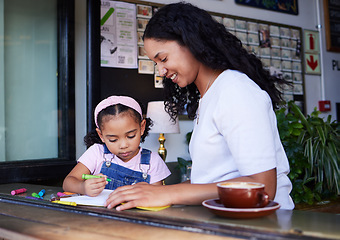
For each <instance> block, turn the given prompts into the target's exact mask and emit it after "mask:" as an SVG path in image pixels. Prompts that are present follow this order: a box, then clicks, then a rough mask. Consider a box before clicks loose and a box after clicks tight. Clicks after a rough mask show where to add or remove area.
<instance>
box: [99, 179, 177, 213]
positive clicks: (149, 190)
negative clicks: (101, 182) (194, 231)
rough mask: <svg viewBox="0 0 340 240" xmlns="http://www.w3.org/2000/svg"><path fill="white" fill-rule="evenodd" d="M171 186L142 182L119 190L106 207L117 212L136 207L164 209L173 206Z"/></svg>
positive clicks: (113, 194)
mask: <svg viewBox="0 0 340 240" xmlns="http://www.w3.org/2000/svg"><path fill="white" fill-rule="evenodd" d="M168 187H169V186H164V185H151V184H147V183H145V182H140V183H137V184H134V185H127V186H123V187H119V188H117V189H116V190H115V191H114V192H112V193H111V194H110V195H109V197H108V199H107V200H106V203H105V207H107V208H109V209H111V208H113V207H115V206H117V205H119V204H121V203H125V204H123V205H120V206H118V207H116V210H118V211H121V210H126V209H130V208H134V207H162V206H167V205H171V199H170V191H167V188H168Z"/></svg>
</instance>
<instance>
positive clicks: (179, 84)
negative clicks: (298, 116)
mask: <svg viewBox="0 0 340 240" xmlns="http://www.w3.org/2000/svg"><path fill="white" fill-rule="evenodd" d="M143 39H144V47H145V50H146V52H147V55H148V57H149V58H150V59H151V60H153V61H154V62H155V63H156V64H157V66H158V68H159V72H160V74H161V75H163V76H164V91H165V95H166V97H165V103H166V110H167V111H168V112H169V114H170V115H171V116H172V117H174V116H176V114H178V113H180V112H182V111H183V110H184V109H185V108H186V110H187V112H188V116H189V118H191V119H195V121H194V125H195V126H194V130H193V134H192V138H191V141H190V145H189V150H190V156H191V159H192V162H193V165H192V172H191V184H189V183H187V184H185V183H184V184H176V185H169V186H150V185H146V184H136V185H133V186H125V187H122V188H118V189H117V190H116V191H115V192H114V193H112V194H111V195H110V197H109V198H108V200H107V202H106V206H107V207H108V208H112V207H115V206H117V205H118V204H120V203H122V202H126V204H124V205H121V206H118V207H116V209H117V210H124V209H128V208H132V207H136V206H145V207H151V206H164V205H171V204H201V202H202V201H204V200H206V199H211V198H217V197H218V193H217V187H216V183H217V182H222V181H246V182H260V183H264V184H265V186H266V187H265V190H266V192H267V193H268V194H269V197H270V199H272V200H274V201H276V202H278V203H280V205H281V208H282V209H293V208H294V204H293V201H292V199H291V198H290V196H289V193H290V191H291V188H292V185H291V182H290V180H289V178H288V177H287V174H288V172H289V164H288V160H287V157H286V154H285V152H284V149H283V147H282V144H281V142H280V138H279V134H278V130H277V126H276V117H275V113H274V111H273V109H275V108H276V107H277V106H278V104H279V102H280V101H281V93H280V91H279V90H278V89H277V88H276V85H277V84H284V83H285V81H284V80H282V79H278V78H274V77H272V76H270V75H269V73H268V71H266V70H264V69H263V66H262V63H261V61H260V60H259V59H257V58H256V56H255V55H253V54H249V53H248V52H247V51H246V50H245V49H244V48H243V47H242V44H241V42H240V41H239V40H238V39H237V38H236V37H235V36H233V35H232V34H230V33H229V32H227V31H226V30H225V27H224V26H223V25H222V24H219V23H217V22H216V21H215V20H213V18H212V17H211V16H210V14H208V13H207V12H206V11H204V10H202V9H199V8H197V7H195V6H193V5H191V4H188V3H175V4H169V5H166V6H164V7H163V8H161V9H160V10H159V11H158V12H157V13H156V14H155V15H154V16H153V17H152V18H151V19H150V21H149V23H148V25H147V27H146V29H145V32H144V36H143Z"/></svg>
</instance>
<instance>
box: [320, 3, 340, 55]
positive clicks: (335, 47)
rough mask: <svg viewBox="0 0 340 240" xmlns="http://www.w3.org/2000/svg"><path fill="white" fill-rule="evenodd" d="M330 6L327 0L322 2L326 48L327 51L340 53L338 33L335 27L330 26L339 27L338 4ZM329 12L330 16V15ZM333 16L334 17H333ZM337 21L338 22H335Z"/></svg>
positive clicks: (339, 36) (339, 33)
mask: <svg viewBox="0 0 340 240" xmlns="http://www.w3.org/2000/svg"><path fill="white" fill-rule="evenodd" d="M335 5H336V4H330V3H329V0H324V1H323V9H324V15H325V33H326V47H327V51H332V52H340V31H336V30H334V29H336V27H335V26H334V27H332V24H334V25H335V24H337V25H338V26H339V27H340V23H339V20H340V19H339V17H338V18H337V17H336V16H339V15H340V4H338V5H339V6H338V5H336V6H335ZM330 11H331V13H332V14H330ZM333 16H334V17H333ZM337 21H338V22H337Z"/></svg>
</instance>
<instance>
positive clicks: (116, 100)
mask: <svg viewBox="0 0 340 240" xmlns="http://www.w3.org/2000/svg"><path fill="white" fill-rule="evenodd" d="M116 104H122V105H125V106H127V107H130V108H132V109H134V110H136V111H137V112H138V113H139V114H140V116H141V117H142V118H143V115H142V109H141V107H140V105H139V104H138V102H137V101H136V100H134V99H133V98H131V97H125V96H111V97H108V98H106V99H104V100H102V101H101V102H100V103H98V105H97V107H96V109H95V110H94V122H95V123H96V126H97V128H99V126H98V123H97V117H98V114H99V113H100V111H102V110H103V109H105V108H107V107H109V106H113V105H116Z"/></svg>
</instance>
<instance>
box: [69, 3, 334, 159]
mask: <svg viewBox="0 0 340 240" xmlns="http://www.w3.org/2000/svg"><path fill="white" fill-rule="evenodd" d="M145 2H154V3H161V4H168V3H172V2H178V1H171V0H148V1H145ZM187 2H190V3H192V4H195V5H196V6H198V7H200V8H203V9H206V10H208V11H211V12H217V13H223V14H229V15H234V16H240V17H242V16H243V17H247V18H253V19H259V20H263V21H270V22H276V23H280V24H287V25H292V26H297V27H301V28H302V29H305V30H317V28H316V26H317V25H318V24H319V23H318V16H319V14H320V16H321V17H320V19H321V25H322V26H324V19H323V8H322V0H312V1H311V0H299V1H298V3H299V6H298V7H299V15H297V16H295V15H290V14H284V13H277V12H273V11H266V10H262V9H257V8H251V7H245V6H240V5H237V4H235V2H234V1H233V0H187ZM84 5H85V4H84V1H82V0H76V17H77V19H76V34H77V36H76V42H77V45H76V89H77V92H76V98H77V99H76V114H77V116H76V121H77V126H76V131H77V132H76V134H77V138H76V144H77V157H79V156H80V154H81V153H82V152H83V151H84V150H85V147H84V145H83V143H82V141H83V137H84V135H85V132H86V130H85V129H86V125H85V123H84V121H85V117H84V116H85V114H86V99H85V96H86V87H85V86H86V77H85V76H86V75H85V73H86V63H84V53H85V51H86V48H84V45H85V44H84V41H85V37H84V36H86V33H84V28H85V27H86V18H85V16H86V12H85V11H86V10H84ZM318 6H319V7H320V9H319V8H318ZM318 9H319V10H318ZM77 11H80V12H81V13H77ZM78 18H79V19H78ZM79 29H81V30H79ZM324 31H325V30H324V27H322V28H321V35H320V43H321V44H322V45H321V46H320V49H321V51H322V54H321V55H322V59H321V66H322V69H321V72H322V76H319V75H305V95H306V110H307V113H308V114H309V113H311V112H312V111H313V109H314V107H316V106H317V104H318V101H319V100H331V104H332V106H331V107H332V111H331V112H328V113H326V114H323V115H324V116H326V115H328V114H331V115H332V116H333V118H335V116H336V112H335V103H336V102H340V94H339V90H340V79H339V75H340V74H339V71H338V70H333V69H332V60H337V61H339V62H340V54H339V53H334V52H327V51H326V46H325V43H326V41H325V33H324ZM79 35H81V36H79ZM78 43H79V44H78ZM78 60H79V61H78ZM180 128H181V133H180V134H168V135H166V136H165V137H166V142H165V147H166V148H167V150H168V156H167V161H171V162H172V161H177V157H183V158H186V159H189V153H188V149H187V146H186V145H185V144H184V142H185V134H186V133H187V132H189V131H191V130H192V122H191V121H187V120H181V121H180ZM157 139H158V136H157V135H156V134H150V136H149V137H148V138H147V139H146V141H145V143H144V144H143V146H144V147H147V148H149V149H151V150H152V151H157V149H158V145H159V144H158V140H157Z"/></svg>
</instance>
